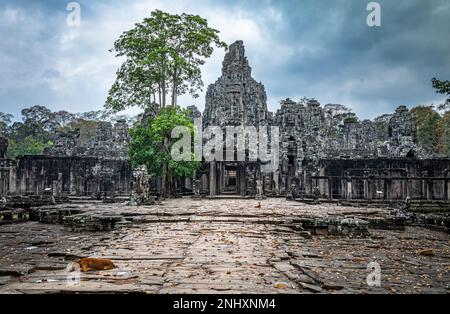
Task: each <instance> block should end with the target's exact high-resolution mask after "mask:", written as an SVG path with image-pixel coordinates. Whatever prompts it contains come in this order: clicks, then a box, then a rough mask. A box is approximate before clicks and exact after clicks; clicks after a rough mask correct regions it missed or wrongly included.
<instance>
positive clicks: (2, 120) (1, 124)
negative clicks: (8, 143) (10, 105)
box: [0, 112, 13, 136]
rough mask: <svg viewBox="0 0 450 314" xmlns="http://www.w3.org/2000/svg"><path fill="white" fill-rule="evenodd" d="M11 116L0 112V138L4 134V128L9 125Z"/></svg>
mask: <svg viewBox="0 0 450 314" xmlns="http://www.w3.org/2000/svg"><path fill="white" fill-rule="evenodd" d="M12 118H13V115H12V114H9V113H3V112H0V136H1V135H2V134H3V133H5V132H6V128H7V127H8V125H9V124H10V123H11V119H12Z"/></svg>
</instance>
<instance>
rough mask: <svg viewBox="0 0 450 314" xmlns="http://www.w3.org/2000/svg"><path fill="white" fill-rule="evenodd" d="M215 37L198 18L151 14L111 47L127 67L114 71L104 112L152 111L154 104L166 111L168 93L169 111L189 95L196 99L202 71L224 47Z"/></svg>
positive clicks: (215, 33)
mask: <svg viewBox="0 0 450 314" xmlns="http://www.w3.org/2000/svg"><path fill="white" fill-rule="evenodd" d="M218 33H219V31H217V30H215V29H213V28H210V27H208V23H207V21H206V20H205V19H203V18H201V17H200V16H198V15H189V14H185V13H183V14H181V15H176V14H175V15H172V14H169V13H165V12H162V11H160V10H155V11H153V12H152V13H151V16H150V17H149V18H145V19H144V20H143V21H142V22H141V23H137V24H136V25H135V27H134V28H133V29H131V30H129V31H127V32H125V33H123V34H122V35H121V36H120V38H119V39H118V40H117V41H116V42H115V43H114V48H113V49H112V50H111V51H114V52H116V56H118V57H126V61H125V62H124V63H123V64H122V66H121V67H120V68H119V70H118V71H117V78H116V81H115V82H114V84H113V86H112V87H111V89H110V91H109V95H108V98H107V100H106V103H105V107H106V108H109V109H112V110H115V111H120V110H123V109H125V108H127V107H129V106H140V107H142V108H152V107H154V104H155V103H156V104H159V107H164V106H165V105H166V95H167V93H168V92H169V90H171V94H172V105H176V98H177V96H178V95H182V94H185V93H187V92H188V93H190V94H191V95H192V96H194V97H197V96H198V95H197V91H198V90H199V89H201V88H202V86H203V82H202V79H201V71H200V66H201V65H203V64H204V63H205V59H206V58H208V57H210V56H211V54H212V52H213V47H214V45H215V46H217V47H226V44H225V43H223V42H222V41H220V39H219V37H218ZM156 95H158V97H156Z"/></svg>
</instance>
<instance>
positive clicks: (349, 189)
mask: <svg viewBox="0 0 450 314" xmlns="http://www.w3.org/2000/svg"><path fill="white" fill-rule="evenodd" d="M352 192H353V187H352V180H351V179H348V181H347V195H346V199H348V200H351V199H352V194H353V193H352Z"/></svg>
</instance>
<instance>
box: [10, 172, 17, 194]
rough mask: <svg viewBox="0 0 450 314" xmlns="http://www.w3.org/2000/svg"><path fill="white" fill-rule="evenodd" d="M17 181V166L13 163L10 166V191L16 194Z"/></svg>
mask: <svg viewBox="0 0 450 314" xmlns="http://www.w3.org/2000/svg"><path fill="white" fill-rule="evenodd" d="M16 181H17V177H16V166H15V165H11V166H10V167H9V192H10V193H11V194H15V193H16Z"/></svg>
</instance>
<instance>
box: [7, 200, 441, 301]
mask: <svg viewBox="0 0 450 314" xmlns="http://www.w3.org/2000/svg"><path fill="white" fill-rule="evenodd" d="M257 205H258V201H255V200H244V199H211V200H192V199H176V200H167V201H164V202H163V203H162V204H160V205H154V206H148V207H146V206H142V207H131V206H126V205H121V204H103V203H81V202H80V203H78V204H68V205H58V206H56V207H61V208H65V209H68V208H73V209H80V208H81V209H83V210H86V211H88V212H89V211H102V212H103V211H104V212H114V213H117V214H121V215H123V216H124V217H126V219H127V220H128V221H129V223H125V224H122V225H121V227H120V228H116V229H114V230H112V231H106V232H70V231H67V230H66V229H64V226H62V225H58V224H43V223H39V222H26V223H20V224H9V225H3V226H0V293H42V292H44V293H60V292H86V293H92V292H103V293H109V292H116V293H120V292H123V293H132V292H134V293H222V294H224V293H449V291H450V259H449V257H450V255H449V251H450V242H449V239H450V238H449V235H448V234H447V233H444V232H441V231H435V230H429V229H425V228H422V227H414V226H412V227H411V226H410V227H406V228H405V229H404V230H380V229H371V228H370V229H369V231H370V235H369V236H363V237H361V236H359V237H358V236H356V237H351V236H342V235H341V236H334V235H328V234H321V233H320V232H319V233H317V232H312V233H311V232H308V231H305V230H300V229H299V228H296V227H295V226H296V225H295V222H296V220H297V219H299V218H302V217H318V218H320V217H354V218H362V219H364V218H370V219H372V220H373V219H383V217H384V216H385V215H386V213H387V210H385V209H377V208H367V207H363V208H357V207H344V206H338V205H336V204H320V205H308V204H304V203H299V202H287V201H286V200H284V199H276V198H273V199H267V200H263V201H261V208H256V207H258V206H257ZM423 250H431V252H432V254H421V252H422V253H423V252H424V251H423ZM427 255H430V256H427ZM85 256H90V257H102V258H110V259H112V260H113V261H114V263H115V264H116V265H117V266H118V268H116V269H114V270H109V271H93V272H86V273H81V282H80V284H79V285H68V284H67V278H68V276H70V274H71V273H68V272H66V267H67V265H68V263H69V262H70V261H74V260H76V259H77V258H79V257H85ZM370 262H377V263H379V265H380V267H381V286H380V287H369V286H368V284H367V281H366V278H367V276H368V275H369V273H370V272H371V270H368V269H367V265H368V264H369V263H370ZM68 274H69V275H68ZM69 278H70V277H69Z"/></svg>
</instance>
